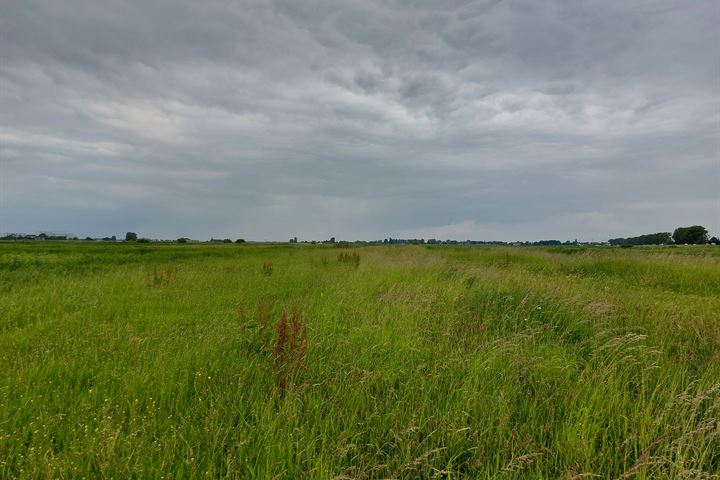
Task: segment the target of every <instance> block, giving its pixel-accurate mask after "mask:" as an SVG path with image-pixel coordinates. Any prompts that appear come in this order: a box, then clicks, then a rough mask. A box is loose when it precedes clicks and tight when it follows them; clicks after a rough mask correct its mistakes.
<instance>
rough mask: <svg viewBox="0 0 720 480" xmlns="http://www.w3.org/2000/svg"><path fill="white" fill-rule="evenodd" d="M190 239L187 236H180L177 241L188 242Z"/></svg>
mask: <svg viewBox="0 0 720 480" xmlns="http://www.w3.org/2000/svg"><path fill="white" fill-rule="evenodd" d="M188 240H189V239H188V238H186V237H180V238H178V239H177V243H187V242H188Z"/></svg>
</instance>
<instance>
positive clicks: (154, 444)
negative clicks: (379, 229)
mask: <svg viewBox="0 0 720 480" xmlns="http://www.w3.org/2000/svg"><path fill="white" fill-rule="evenodd" d="M0 366H1V368H0V478H8V479H9V478H83V477H85V478H157V479H160V478H191V477H195V478H261V479H267V478H287V479H299V478H306V479H311V478H312V479H314V478H320V479H342V478H508V479H511V478H566V479H571V478H574V479H579V478H620V479H626V478H637V479H649V478H718V472H720V425H719V424H718V418H720V248H718V247H713V246H689V247H647V248H632V249H619V248H584V247H553V248H539V247H533V248H524V247H516V248H508V247H475V248H471V247H448V246H437V247H435V246H430V247H427V246H424V247H422V246H375V247H365V248H352V247H348V248H344V249H338V248H333V247H331V246H320V245H318V246H303V245H251V244H219V245H194V244H137V243H116V244H100V243H84V244H83V243H72V242H68V243H53V242H25V243H23V242H8V243H0Z"/></svg>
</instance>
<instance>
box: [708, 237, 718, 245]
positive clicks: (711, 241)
mask: <svg viewBox="0 0 720 480" xmlns="http://www.w3.org/2000/svg"><path fill="white" fill-rule="evenodd" d="M709 243H712V244H713V245H720V238H718V237H712V238H711V239H710V242H709Z"/></svg>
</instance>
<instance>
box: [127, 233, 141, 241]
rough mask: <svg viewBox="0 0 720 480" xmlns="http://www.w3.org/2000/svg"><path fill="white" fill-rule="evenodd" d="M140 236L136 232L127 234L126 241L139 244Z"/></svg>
mask: <svg viewBox="0 0 720 480" xmlns="http://www.w3.org/2000/svg"><path fill="white" fill-rule="evenodd" d="M137 239H138V236H137V233H135V232H127V233H126V234H125V241H126V242H137Z"/></svg>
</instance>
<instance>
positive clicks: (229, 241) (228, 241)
mask: <svg viewBox="0 0 720 480" xmlns="http://www.w3.org/2000/svg"><path fill="white" fill-rule="evenodd" d="M223 243H232V240H230V239H229V238H226V239H225V240H223Z"/></svg>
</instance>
